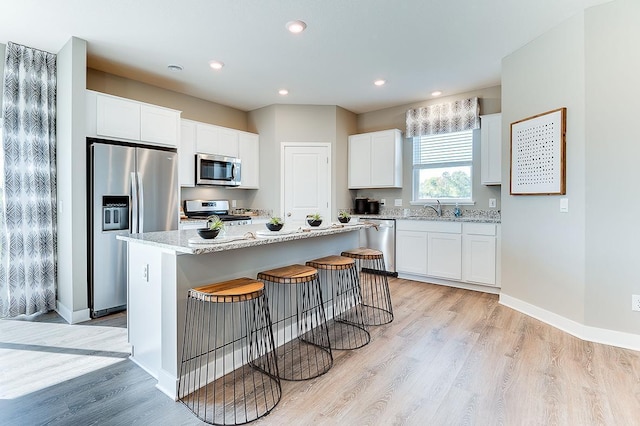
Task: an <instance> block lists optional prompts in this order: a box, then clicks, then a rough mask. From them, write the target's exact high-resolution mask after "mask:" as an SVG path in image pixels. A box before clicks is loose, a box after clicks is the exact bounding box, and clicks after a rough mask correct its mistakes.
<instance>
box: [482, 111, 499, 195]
mask: <svg viewBox="0 0 640 426" xmlns="http://www.w3.org/2000/svg"><path fill="white" fill-rule="evenodd" d="M480 120H481V122H480V148H481V149H480V180H481V183H482V184H483V185H500V184H501V183H502V114H488V115H482V116H480Z"/></svg>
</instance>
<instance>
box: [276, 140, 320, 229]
mask: <svg viewBox="0 0 640 426" xmlns="http://www.w3.org/2000/svg"><path fill="white" fill-rule="evenodd" d="M281 155H282V164H283V167H282V175H281V193H282V206H281V207H282V213H283V216H284V220H285V221H286V222H299V223H303V222H305V218H306V216H307V215H309V214H315V213H319V214H320V215H321V216H322V218H323V221H324V223H325V224H329V223H331V162H330V161H329V159H330V158H331V144H329V143H295V142H283V143H282V146H281Z"/></svg>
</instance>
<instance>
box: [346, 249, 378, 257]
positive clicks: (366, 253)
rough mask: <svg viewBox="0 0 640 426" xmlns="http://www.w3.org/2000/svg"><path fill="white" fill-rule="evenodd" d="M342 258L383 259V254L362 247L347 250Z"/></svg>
mask: <svg viewBox="0 0 640 426" xmlns="http://www.w3.org/2000/svg"><path fill="white" fill-rule="evenodd" d="M341 256H346V257H350V258H352V259H381V258H382V252H381V251H380V250H375V249H370V248H366V247H360V248H357V249H352V250H345V251H343V252H342V253H341Z"/></svg>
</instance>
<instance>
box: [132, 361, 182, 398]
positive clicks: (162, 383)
mask: <svg viewBox="0 0 640 426" xmlns="http://www.w3.org/2000/svg"><path fill="white" fill-rule="evenodd" d="M136 364H137V363H136ZM138 365H140V364H138ZM141 367H142V366H141ZM143 368H144V367H143ZM145 371H147V372H148V373H149V374H151V372H149V371H148V370H146V369H145ZM156 379H157V380H158V383H156V388H157V389H158V390H159V391H160V392H162V393H163V394H165V395H167V396H168V397H169V398H171V399H173V400H174V401H177V400H178V378H177V377H175V376H174V375H172V374H170V373H168V372H167V371H165V370H164V369H162V368H161V369H160V371H158V377H157V378H156Z"/></svg>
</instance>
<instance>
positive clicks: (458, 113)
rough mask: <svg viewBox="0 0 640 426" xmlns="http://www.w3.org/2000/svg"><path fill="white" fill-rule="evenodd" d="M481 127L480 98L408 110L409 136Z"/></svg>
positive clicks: (407, 135)
mask: <svg viewBox="0 0 640 426" xmlns="http://www.w3.org/2000/svg"><path fill="white" fill-rule="evenodd" d="M479 127H480V104H479V103H478V98H470V99H464V100H461V101H456V102H450V103H445V104H438V105H429V106H426V107H423V108H416V109H410V110H408V111H407V134H406V137H407V138H412V137H414V136H426V135H438V134H440V133H453V132H461V131H463V130H471V129H477V128H479Z"/></svg>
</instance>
